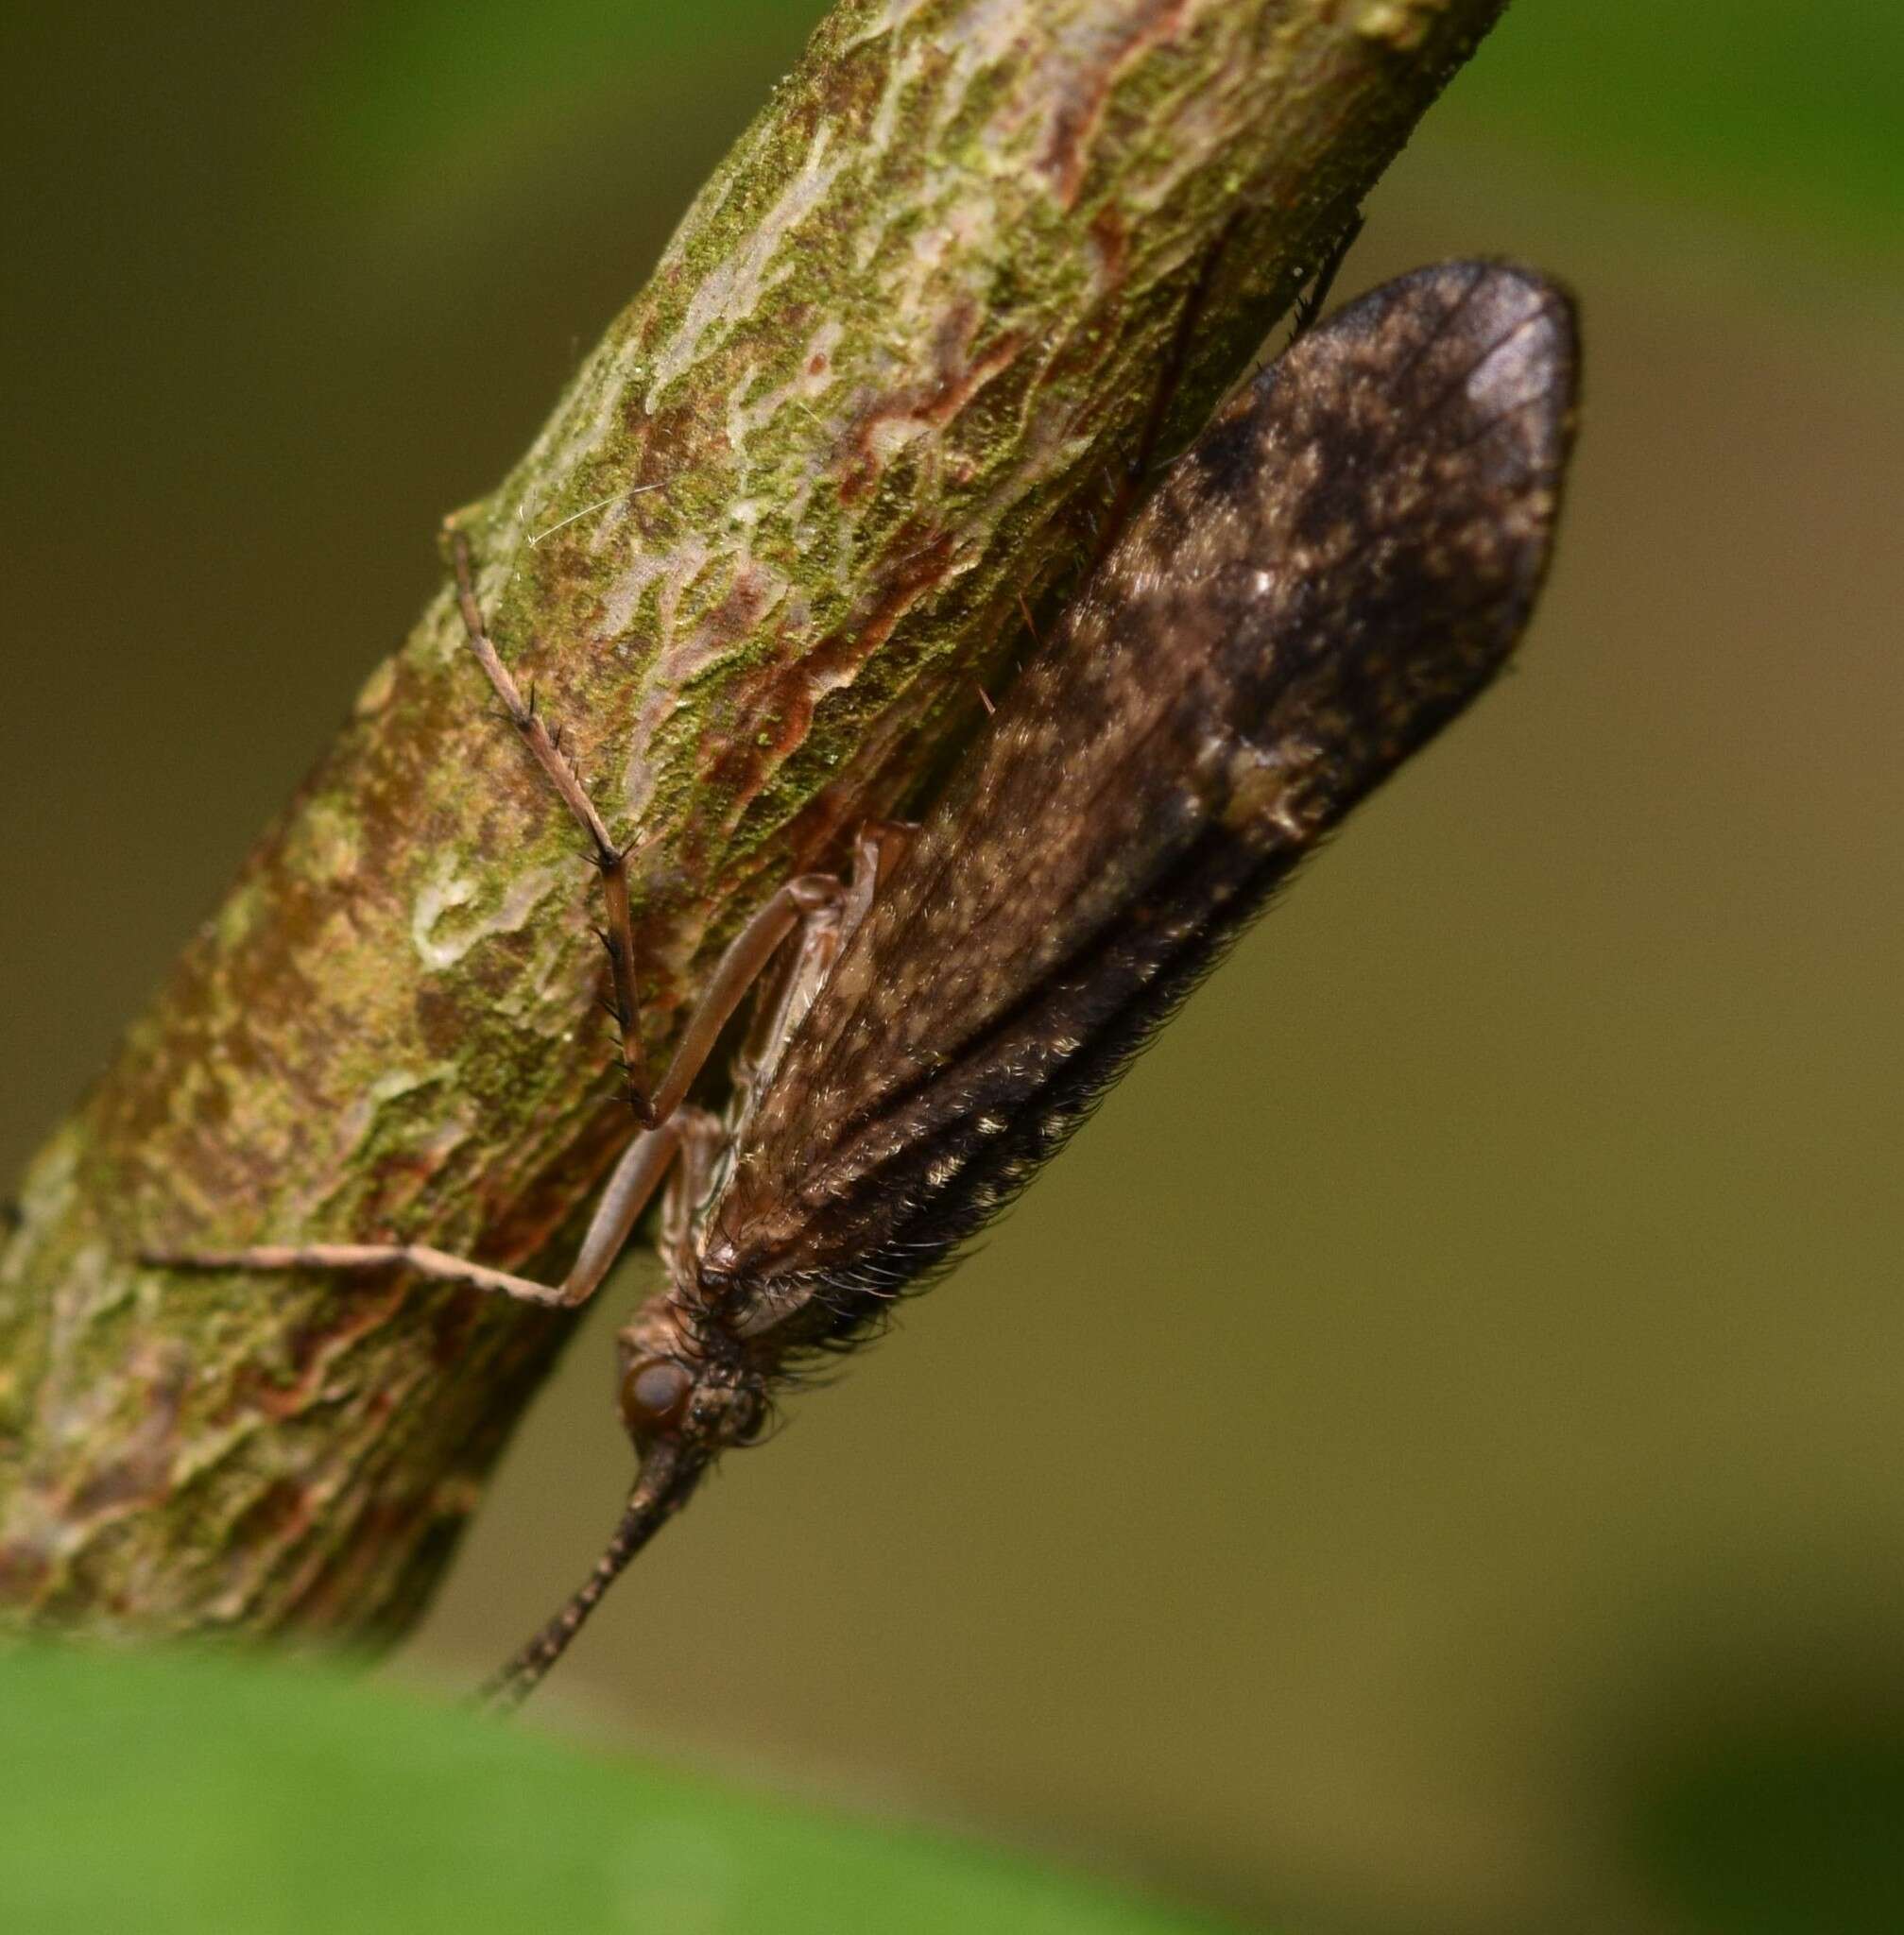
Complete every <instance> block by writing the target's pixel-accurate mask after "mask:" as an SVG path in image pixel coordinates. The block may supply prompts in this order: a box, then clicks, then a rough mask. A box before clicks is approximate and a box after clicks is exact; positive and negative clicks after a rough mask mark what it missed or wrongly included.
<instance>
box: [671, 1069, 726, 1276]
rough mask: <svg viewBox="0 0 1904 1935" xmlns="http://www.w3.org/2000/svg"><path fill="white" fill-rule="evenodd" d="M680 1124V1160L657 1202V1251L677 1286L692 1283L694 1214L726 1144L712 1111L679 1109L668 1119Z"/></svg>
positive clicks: (722, 1125) (724, 1125)
mask: <svg viewBox="0 0 1904 1935" xmlns="http://www.w3.org/2000/svg"><path fill="white" fill-rule="evenodd" d="M669 1120H670V1121H671V1122H678V1123H679V1124H680V1136H681V1159H680V1160H679V1161H678V1163H676V1165H675V1167H674V1169H673V1171H672V1172H671V1173H670V1174H669V1176H668V1190H667V1194H666V1195H665V1196H663V1197H662V1199H661V1228H660V1251H661V1254H662V1256H663V1257H668V1258H672V1259H674V1262H675V1267H676V1278H675V1280H676V1281H677V1282H678V1283H692V1282H693V1281H694V1270H695V1249H694V1244H695V1211H696V1210H697V1209H699V1207H701V1204H702V1201H703V1200H704V1199H705V1198H706V1196H707V1193H708V1190H709V1187H710V1186H711V1184H712V1180H713V1173H714V1164H715V1162H716V1161H717V1160H718V1158H719V1156H720V1153H721V1150H722V1148H723V1146H724V1145H725V1144H726V1142H727V1136H728V1131H727V1124H726V1123H725V1122H722V1121H721V1119H720V1117H719V1116H717V1115H715V1114H714V1113H713V1111H712V1109H706V1108H693V1107H683V1108H679V1109H677V1110H676V1111H675V1113H674V1115H673V1116H671V1117H670V1118H669Z"/></svg>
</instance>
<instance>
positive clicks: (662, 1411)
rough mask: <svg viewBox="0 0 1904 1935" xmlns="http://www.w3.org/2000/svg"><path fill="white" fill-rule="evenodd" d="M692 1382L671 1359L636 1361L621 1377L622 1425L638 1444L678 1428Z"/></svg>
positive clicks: (683, 1367)
mask: <svg viewBox="0 0 1904 1935" xmlns="http://www.w3.org/2000/svg"><path fill="white" fill-rule="evenodd" d="M694 1388H695V1380H694V1378H693V1377H692V1376H691V1375H690V1374H689V1372H688V1370H687V1367H686V1366H685V1365H683V1364H680V1363H678V1362H677V1361H675V1360H674V1359H673V1358H671V1357H643V1358H637V1359H636V1361H634V1362H633V1363H631V1364H630V1365H629V1366H628V1369H627V1374H626V1376H625V1377H624V1378H622V1422H623V1424H625V1425H626V1427H627V1428H628V1434H629V1435H630V1436H631V1437H632V1438H633V1439H634V1440H635V1442H636V1443H637V1444H641V1443H643V1442H644V1441H645V1440H647V1439H649V1438H659V1437H662V1436H664V1435H665V1434H666V1433H668V1432H669V1431H673V1430H678V1429H679V1428H680V1423H681V1419H682V1417H683V1416H684V1415H685V1413H686V1412H687V1408H688V1398H689V1396H691V1395H692V1394H693V1392H694Z"/></svg>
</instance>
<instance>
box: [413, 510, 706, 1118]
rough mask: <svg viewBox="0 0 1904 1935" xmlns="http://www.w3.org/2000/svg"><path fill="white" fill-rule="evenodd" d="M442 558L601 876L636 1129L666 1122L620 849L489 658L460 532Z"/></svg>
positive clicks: (606, 942) (476, 644) (528, 704)
mask: <svg viewBox="0 0 1904 1935" xmlns="http://www.w3.org/2000/svg"><path fill="white" fill-rule="evenodd" d="M450 556H451V559H452V561H453V563H454V564H455V573H456V605H457V608H459V609H460V610H461V612H462V614H463V628H464V630H465V631H467V632H468V633H469V636H470V650H471V651H472V653H473V654H474V655H475V659H476V662H477V663H478V664H479V665H480V666H481V667H482V668H483V670H484V672H485V673H486V674H487V675H488V676H489V683H490V685H492V686H493V687H494V688H495V692H496V696H497V697H498V698H499V699H501V700H502V702H503V710H504V711H506V713H507V714H508V715H509V723H510V724H511V725H512V726H514V727H515V728H516V730H517V731H518V732H519V733H520V734H521V735H522V740H523V745H526V746H527V747H528V749H529V751H530V752H531V753H532V754H533V755H534V757H535V761H536V763H537V764H538V765H539V766H540V767H541V769H542V771H543V772H544V773H546V774H547V775H548V778H549V783H550V784H551V785H553V786H554V787H555V789H556V791H557V794H559V795H560V796H561V800H562V804H563V805H564V806H566V807H567V808H568V810H569V812H570V813H571V814H572V815H573V817H574V819H575V824H576V825H577V826H578V827H580V828H581V830H582V831H583V833H584V834H585V835H586V836H587V838H588V841H589V846H590V849H591V851H590V858H591V859H592V861H593V863H594V865H595V869H596V871H597V872H599V873H600V875H601V877H602V898H603V899H604V901H605V902H606V903H607V908H608V924H607V926H606V928H605V929H604V930H603V933H602V945H603V946H604V947H605V948H607V950H608V951H609V975H610V977H611V984H612V985H613V987H614V991H615V994H614V1014H615V1020H616V1023H617V1025H618V1026H619V1027H620V1029H621V1035H622V1061H623V1065H624V1066H625V1068H626V1070H627V1081H628V1103H629V1105H630V1106H631V1107H632V1108H633V1109H634V1112H635V1116H636V1119H637V1120H638V1121H639V1122H641V1123H642V1124H643V1127H645V1128H652V1127H654V1125H655V1124H656V1123H657V1122H660V1121H661V1120H662V1119H663V1118H664V1117H665V1116H666V1114H667V1110H666V1109H665V1108H660V1107H657V1106H656V1104H655V1103H654V1101H653V1100H652V1099H651V1098H650V1097H649V1095H648V1093H647V1091H646V1090H645V1089H644V1088H643V1087H642V1069H643V1059H642V1018H641V1009H640V1007H639V1006H638V1005H637V1003H636V997H635V935H634V923H633V921H632V919H631V918H630V916H629V913H628V849H627V848H625V847H617V846H616V845H615V843H614V841H613V840H612V839H611V838H610V837H609V829H608V825H607V823H606V822H605V821H604V820H603V818H602V816H601V814H600V813H597V812H596V811H595V804H594V801H593V800H592V799H591V798H590V797H589V795H588V790H587V788H585V787H584V786H583V784H582V782H581V779H580V777H579V775H578V774H577V773H576V771H575V767H574V766H573V765H572V764H571V763H570V762H569V760H568V757H567V756H566V755H565V754H564V753H563V751H562V749H561V747H560V746H559V745H557V743H556V740H555V738H554V737H553V736H552V735H551V734H550V732H549V728H547V727H546V726H545V725H544V724H543V723H542V719H541V715H540V713H539V712H538V711H537V710H536V702H535V697H534V694H533V693H532V694H531V695H530V696H529V697H528V698H527V699H524V698H523V694H522V693H521V691H520V690H519V688H518V687H517V685H516V681H515V679H514V678H513V677H512V676H510V673H509V668H508V667H507V666H506V665H505V664H504V663H503V661H502V659H500V658H499V657H498V656H497V653H496V647H495V644H494V642H493V641H492V640H491V639H490V637H489V632H488V630H487V629H486V628H485V626H484V624H483V614H482V610H481V608H479V607H478V605H477V603H476V592H475V586H474V582H473V580H472V575H471V571H470V540H469V539H467V538H465V537H464V536H463V534H462V533H461V532H460V531H452V532H451V534H450Z"/></svg>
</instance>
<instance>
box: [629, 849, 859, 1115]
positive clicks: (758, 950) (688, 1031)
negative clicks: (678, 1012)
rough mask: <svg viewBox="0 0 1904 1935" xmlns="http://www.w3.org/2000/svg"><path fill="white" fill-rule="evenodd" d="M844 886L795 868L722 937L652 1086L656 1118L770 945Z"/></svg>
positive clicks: (829, 905)
mask: <svg viewBox="0 0 1904 1935" xmlns="http://www.w3.org/2000/svg"><path fill="white" fill-rule="evenodd" d="M844 892H845V889H844V888H842V887H841V885H840V883H839V882H838V881H837V880H835V879H834V878H833V876H832V874H830V873H802V874H796V875H795V876H794V878H793V879H792V880H790V881H788V882H787V883H786V884H785V885H784V886H783V887H781V888H780V891H779V892H778V893H776V894H775V895H774V897H773V898H772V899H770V900H768V901H767V903H766V905H765V906H763V908H762V909H761V910H760V912H759V913H758V914H756V915H755V916H754V917H753V918H752V919H751V920H749V921H748V922H747V924H746V926H745V927H744V928H742V929H741V931H740V933H737V934H736V935H735V936H734V937H733V939H732V940H731V941H729V943H728V950H727V952H726V953H724V954H723V955H722V956H721V958H720V961H719V963H718V964H717V965H716V967H715V968H714V971H713V973H712V975H711V976H710V977H709V980H708V985H707V990H706V992H705V993H703V995H702V996H701V999H700V1002H698V1004H697V1005H696V1006H695V1011H694V1013H693V1014H692V1015H690V1016H689V1017H688V1025H687V1026H686V1028H684V1029H683V1030H682V1031H681V1041H680V1046H679V1047H678V1048H677V1049H676V1050H675V1058H674V1060H673V1061H671V1062H670V1063H669V1064H668V1071H667V1073H666V1074H665V1075H663V1076H662V1077H661V1081H660V1087H658V1088H657V1089H656V1090H655V1099H654V1107H655V1115H656V1118H657V1120H658V1121H660V1122H666V1121H667V1119H668V1117H669V1116H671V1115H672V1114H673V1113H674V1112H675V1110H676V1109H677V1108H678V1107H679V1106H680V1102H681V1098H682V1096H684V1095H685V1094H686V1093H687V1092H688V1089H689V1088H690V1087H691V1086H692V1085H693V1083H694V1079H695V1076H696V1075H698V1074H699V1073H700V1071H701V1069H702V1067H703V1066H704V1065H705V1063H706V1061H707V1058H708V1056H709V1055H710V1054H711V1053H712V1052H713V1046H714V1043H715V1042H716V1041H717V1040H718V1039H719V1038H720V1033H721V1030H722V1029H723V1028H725V1027H726V1026H727V1025H728V1019H729V1017H730V1016H731V1015H732V1014H733V1012H734V1010H735V1009H736V1008H737V1007H739V1006H740V1004H741V1002H742V1000H743V998H744V997H745V996H746V992H747V990H748V989H749V988H750V987H752V986H753V985H754V983H755V982H756V981H758V980H759V979H760V977H761V974H762V973H763V970H764V969H765V967H766V966H767V963H768V962H769V961H771V960H772V959H773V957H774V950H775V949H777V948H778V947H779V946H780V943H781V942H782V941H783V940H785V939H786V937H787V935H788V934H790V933H792V932H793V931H794V929H795V928H796V927H798V925H799V924H800V923H801V922H802V921H804V920H812V919H813V918H815V916H831V915H832V911H833V910H834V909H835V908H837V907H838V905H839V903H840V898H841V896H842V894H843V893H844Z"/></svg>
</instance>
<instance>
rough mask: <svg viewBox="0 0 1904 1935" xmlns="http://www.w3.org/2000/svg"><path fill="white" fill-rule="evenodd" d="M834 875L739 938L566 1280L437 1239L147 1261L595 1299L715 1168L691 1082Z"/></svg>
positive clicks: (815, 915)
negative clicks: (637, 1232) (649, 1214)
mask: <svg viewBox="0 0 1904 1935" xmlns="http://www.w3.org/2000/svg"><path fill="white" fill-rule="evenodd" d="M844 891H845V890H844V889H843V888H842V887H841V885H840V883H839V882H838V881H836V880H834V879H833V878H832V875H831V874H800V875H798V876H796V877H795V878H794V879H793V880H791V881H789V882H787V883H786V884H785V885H784V886H783V887H781V888H780V890H779V891H778V892H777V893H776V894H775V895H774V896H773V898H772V899H769V900H768V901H767V903H766V905H765V906H763V908H762V909H761V910H760V912H759V913H758V914H756V915H755V916H754V917H753V918H752V919H751V920H750V921H748V922H747V924H746V926H745V927H744V928H743V929H742V930H741V932H740V933H738V934H736V935H735V936H734V938H733V940H732V941H731V942H729V946H728V949H727V951H726V952H725V953H724V954H722V956H721V958H720V961H719V963H718V964H717V965H716V967H715V968H714V971H713V973H712V976H711V977H710V978H709V981H708V985H707V990H706V992H705V993H704V994H703V995H702V997H701V999H700V1001H699V1002H698V1003H697V1004H696V1005H695V1012H694V1014H693V1015H692V1016H691V1017H690V1018H689V1020H688V1025H687V1027H686V1028H685V1029H684V1030H683V1031H682V1036H681V1045H680V1047H679V1048H678V1049H677V1050H676V1052H675V1057H674V1059H673V1061H671V1062H670V1063H669V1064H668V1071H667V1073H666V1075H665V1076H663V1077H662V1080H661V1085H660V1087H659V1088H658V1089H656V1091H655V1107H656V1113H657V1114H658V1116H659V1118H660V1121H659V1123H658V1125H657V1126H656V1127H654V1128H651V1129H644V1130H643V1131H642V1132H641V1134H639V1135H638V1136H636V1138H635V1139H634V1140H633V1141H632V1142H630V1143H629V1144H628V1146H627V1147H626V1149H625V1150H624V1151H623V1152H622V1156H621V1159H620V1160H619V1161H618V1162H617V1163H616V1164H615V1167H614V1170H613V1172H612V1173H610V1175H609V1180H608V1183H607V1185H606V1186H605V1188H604V1189H603V1190H602V1195H601V1200H600V1202H598V1203H597V1204H596V1205H595V1209H594V1213H593V1214H592V1216H591V1217H590V1219H589V1226H588V1229H587V1230H586V1231H585V1232H584V1234H583V1237H582V1242H581V1247H580V1248H579V1249H578V1250H577V1251H576V1252H575V1262H574V1263H573V1264H572V1265H571V1267H570V1269H569V1273H568V1275H567V1276H564V1277H563V1278H562V1280H561V1281H560V1282H559V1283H553V1284H551V1283H538V1282H537V1281H535V1279H534V1278H532V1277H527V1276H515V1275H514V1274H512V1273H511V1272H509V1271H506V1270H496V1269H492V1268H491V1267H490V1266H489V1264H487V1263H478V1262H475V1261H473V1260H472V1259H470V1258H468V1257H457V1256H453V1255H451V1254H450V1252H449V1251H447V1250H439V1249H437V1248H436V1247H435V1246H434V1245H433V1244H430V1243H253V1244H249V1245H247V1246H245V1247H243V1248H239V1249H224V1250H214V1249H206V1250H198V1249H180V1250H162V1249H146V1250H142V1251H141V1252H140V1260H141V1261H142V1262H146V1263H152V1264H156V1265H159V1266H162V1267H164V1268H169V1269H177V1270H352V1271H357V1270H387V1269H392V1268H403V1269H408V1270H414V1271H415V1272H416V1273H417V1274H418V1275H419V1276H427V1277H429V1278H431V1279H432V1280H434V1281H436V1282H439V1283H460V1284H466V1285H470V1286H472V1287H473V1288H474V1289H477V1290H488V1291H495V1292H499V1293H501V1294H503V1295H505V1296H512V1297H516V1298H518V1299H520V1300H521V1301H522V1302H523V1303H531V1304H543V1305H548V1306H553V1307H555V1308H557V1309H559V1310H573V1309H574V1308H575V1306H576V1305H578V1304H584V1303H586V1302H587V1301H588V1300H589V1298H590V1297H592V1295H593V1294H594V1293H595V1292H596V1290H597V1289H599V1288H600V1286H601V1283H602V1280H603V1279H604V1278H605V1277H606V1276H608V1274H609V1270H610V1269H612V1268H613V1266H614V1262H615V1259H616V1258H617V1257H618V1256H619V1255H620V1254H621V1252H622V1249H623V1246H624V1245H625V1244H626V1242H627V1240H628V1238H629V1236H630V1235H631V1234H632V1232H633V1230H634V1226H635V1224H636V1222H637V1221H638V1220H639V1219H640V1217H641V1213H642V1211H643V1209H644V1208H646V1207H647V1205H648V1203H649V1202H650V1201H651V1200H652V1199H653V1196H654V1193H655V1191H656V1190H657V1189H659V1188H660V1184H661V1182H662V1181H663V1179H664V1178H665V1177H666V1176H667V1173H668V1172H669V1170H670V1168H671V1167H672V1166H673V1165H674V1162H675V1158H676V1156H678V1155H679V1154H680V1152H681V1151H682V1149H683V1148H684V1147H689V1148H690V1149H691V1152H692V1154H693V1156H694V1158H695V1161H694V1164H693V1167H694V1168H695V1172H696V1173H705V1164H706V1161H707V1159H708V1154H709V1152H708V1148H707V1144H708V1140H709V1137H710V1133H711V1125H712V1124H714V1122H715V1119H714V1118H713V1117H712V1116H711V1115H709V1114H708V1113H707V1111H706V1110H704V1109H690V1108H683V1107H681V1105H680V1104H681V1100H682V1097H683V1096H685V1095H686V1093H687V1091H688V1087H689V1085H690V1084H691V1083H692V1082H693V1081H694V1079H695V1076H696V1075H697V1074H698V1073H699V1072H700V1070H701V1069H702V1067H703V1066H704V1065H705V1064H706V1061H707V1058H708V1055H709V1053H710V1052H711V1051H712V1048H713V1045H714V1043H715V1041H716V1040H718V1039H719V1036H720V1033H721V1030H722V1029H723V1028H724V1027H725V1026H726V1025H727V1022H728V1019H729V1017H730V1016H731V1015H732V1014H733V1012H734V1010H735V1008H736V1007H738V1006H739V1005H740V1002H742V1000H743V999H744V998H745V997H746V992H747V990H748V989H749V988H750V987H751V986H752V985H754V983H755V982H756V981H757V980H758V979H759V978H760V975H761V973H762V971H763V969H764V968H765V967H766V966H767V964H768V962H769V961H770V960H772V958H773V956H774V953H775V951H776V950H777V949H778V948H779V947H780V943H781V941H783V940H784V939H785V938H786V936H787V934H788V933H790V932H792V930H793V929H794V928H796V927H798V926H801V925H803V924H804V925H806V926H809V927H813V926H832V924H833V923H834V922H835V921H836V920H837V917H838V906H839V902H840V900H841V898H842V896H843V893H844Z"/></svg>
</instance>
